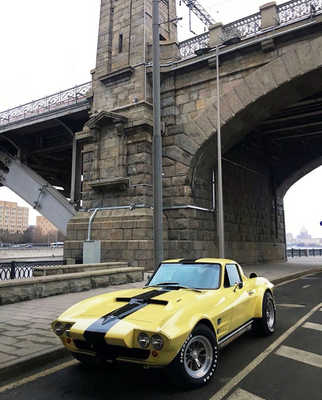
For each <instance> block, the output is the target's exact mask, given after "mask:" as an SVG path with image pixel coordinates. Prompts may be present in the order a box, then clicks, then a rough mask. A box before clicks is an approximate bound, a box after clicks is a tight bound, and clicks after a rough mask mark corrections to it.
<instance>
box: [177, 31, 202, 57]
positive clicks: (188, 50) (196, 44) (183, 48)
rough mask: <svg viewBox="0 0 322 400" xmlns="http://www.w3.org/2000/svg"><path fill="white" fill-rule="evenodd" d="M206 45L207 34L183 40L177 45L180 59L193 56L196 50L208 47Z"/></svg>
mask: <svg viewBox="0 0 322 400" xmlns="http://www.w3.org/2000/svg"><path fill="white" fill-rule="evenodd" d="M208 43H209V32H206V33H203V34H202V35H198V36H194V37H192V38H190V39H187V40H184V41H183V42H180V43H179V50H180V55H181V57H182V58H188V57H190V56H193V55H195V52H196V51H197V50H199V49H203V48H205V47H208Z"/></svg>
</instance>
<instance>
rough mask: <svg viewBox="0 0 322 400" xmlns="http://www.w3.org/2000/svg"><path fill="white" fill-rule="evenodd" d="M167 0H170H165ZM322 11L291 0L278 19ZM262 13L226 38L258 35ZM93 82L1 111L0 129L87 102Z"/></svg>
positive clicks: (317, 3)
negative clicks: (87, 95)
mask: <svg viewBox="0 0 322 400" xmlns="http://www.w3.org/2000/svg"><path fill="white" fill-rule="evenodd" d="M162 1H163V2H165V3H166V2H167V1H168V0H162ZM321 12H322V0H291V1H289V2H287V3H283V4H281V5H279V6H277V15H278V21H277V22H278V23H279V24H280V25H288V24H291V23H293V22H296V21H297V20H300V19H304V18H308V17H310V16H314V15H316V14H320V13H321ZM261 22H262V21H261V13H260V12H259V13H256V14H253V15H250V16H248V17H246V18H241V19H239V20H237V21H234V22H231V23H229V24H227V25H224V26H223V35H224V39H225V40H226V39H229V38H231V37H232V36H238V37H239V38H240V39H241V40H244V39H248V38H250V37H252V36H256V35H258V34H260V33H261V32H262V28H261ZM208 45H209V32H206V33H203V34H201V35H198V36H194V37H192V38H190V39H187V40H184V41H183V42H181V43H179V50H180V55H181V57H182V58H183V59H185V58H189V57H193V56H194V55H195V54H196V51H198V50H201V49H204V48H207V47H208ZM91 85H92V84H91V82H88V83H84V84H83V85H79V86H76V87H74V88H71V89H68V90H64V91H63V92H59V93H55V94H53V95H51V96H48V97H44V98H42V99H39V100H36V101H33V102H30V103H27V104H24V105H22V106H19V107H15V108H12V109H10V110H7V111H3V112H0V130H1V127H2V126H5V125H9V124H12V123H16V122H18V121H21V120H25V119H28V118H33V117H35V116H38V115H41V114H45V113H48V112H51V111H55V110H57V109H60V108H64V107H68V106H71V105H75V104H78V103H81V102H84V103H85V102H87V98H86V94H87V92H88V91H89V90H90V89H91Z"/></svg>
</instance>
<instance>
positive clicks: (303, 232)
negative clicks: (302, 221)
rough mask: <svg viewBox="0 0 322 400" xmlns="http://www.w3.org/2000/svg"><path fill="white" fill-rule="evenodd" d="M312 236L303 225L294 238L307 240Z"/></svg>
mask: <svg viewBox="0 0 322 400" xmlns="http://www.w3.org/2000/svg"><path fill="white" fill-rule="evenodd" d="M311 238H312V236H311V235H310V234H309V232H308V230H307V229H306V228H305V227H304V226H303V228H302V229H301V232H300V234H299V235H297V237H296V239H298V240H303V239H304V240H307V239H311Z"/></svg>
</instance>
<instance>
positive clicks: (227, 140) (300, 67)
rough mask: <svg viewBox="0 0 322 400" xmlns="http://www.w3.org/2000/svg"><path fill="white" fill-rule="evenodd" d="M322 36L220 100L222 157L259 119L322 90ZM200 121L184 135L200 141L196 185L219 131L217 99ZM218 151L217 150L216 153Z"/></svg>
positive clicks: (193, 172)
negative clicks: (206, 155)
mask: <svg viewBox="0 0 322 400" xmlns="http://www.w3.org/2000/svg"><path fill="white" fill-rule="evenodd" d="M321 69H322V38H321V37H318V38H315V39H313V40H305V41H303V42H301V43H296V44H294V45H292V46H291V47H288V48H287V49H285V50H284V49H282V50H281V54H280V55H279V57H278V58H275V59H274V60H272V61H270V62H269V63H267V64H266V65H264V66H262V67H260V68H258V69H257V70H256V71H254V72H252V73H250V74H249V75H248V76H246V77H244V78H242V79H241V80H240V82H239V83H238V85H237V86H235V87H233V88H232V89H231V90H229V91H228V92H227V93H225V94H224V95H223V96H222V97H221V129H222V149H223V153H225V152H227V151H228V150H229V149H231V148H232V147H233V146H234V145H235V144H236V143H238V142H240V141H242V139H243V138H244V137H245V136H246V134H247V133H248V132H249V131H250V130H251V129H252V128H254V127H256V125H258V124H259V122H260V121H262V120H264V119H266V118H268V117H269V116H270V115H272V114H273V113H274V112H277V111H278V110H280V109H282V108H283V107H284V106H285V99H287V103H289V104H291V103H295V102H297V101H299V100H300V99H303V98H306V97H308V96H310V95H313V94H314V93H317V92H319V91H321V90H322V80H321V78H320V74H321ZM208 104H209V105H208V107H207V108H206V109H205V111H203V112H202V113H201V114H200V115H198V116H197V117H196V118H195V119H189V121H187V122H186V123H185V124H184V127H183V128H184V132H185V134H186V135H187V136H189V137H191V138H192V139H193V140H195V142H196V145H195V149H194V152H193V154H191V163H190V171H189V176H188V177H187V178H188V181H189V183H190V184H191V186H192V187H193V186H194V184H195V183H196V178H197V176H198V175H199V174H198V170H199V169H200V168H202V169H203V168H204V166H203V165H202V164H203V162H204V160H205V153H207V152H208V151H209V149H214V146H215V142H216V131H217V106H216V104H217V99H216V97H214V98H212V99H210V100H209V102H208ZM212 151H213V150H212Z"/></svg>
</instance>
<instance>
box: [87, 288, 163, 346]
mask: <svg viewBox="0 0 322 400" xmlns="http://www.w3.org/2000/svg"><path fill="white" fill-rule="evenodd" d="M166 292H167V291H165V290H151V291H149V292H146V293H142V294H139V295H137V296H134V297H131V298H130V302H129V303H128V304H126V305H124V306H122V307H120V308H118V309H116V310H114V311H112V312H110V313H108V314H105V315H103V316H102V317H101V318H99V319H98V320H97V321H95V322H93V323H92V324H91V325H90V326H89V327H88V328H87V329H86V331H85V332H84V338H85V339H86V341H87V342H88V343H90V344H93V345H94V346H95V347H100V346H104V345H105V339H104V336H105V334H106V333H107V332H108V331H109V330H110V329H111V328H112V327H113V326H114V325H115V324H117V323H118V322H119V321H120V320H121V319H123V318H125V317H127V316H128V315H130V314H133V313H135V312H136V311H138V310H140V309H141V308H143V307H145V306H147V305H148V304H149V303H148V300H150V299H152V298H153V297H157V296H160V295H161V294H164V293H166Z"/></svg>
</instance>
